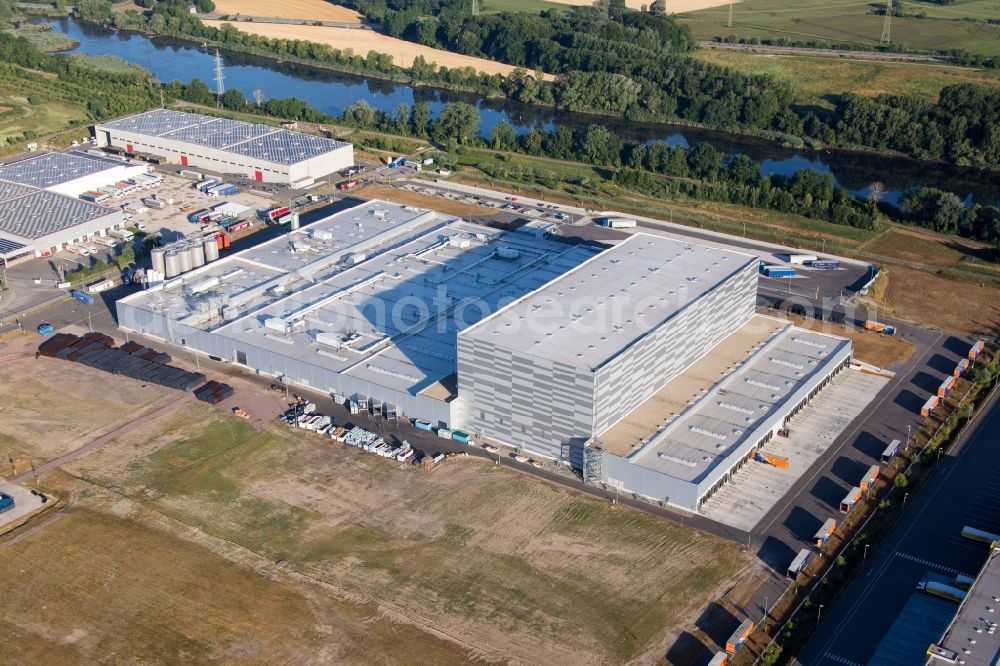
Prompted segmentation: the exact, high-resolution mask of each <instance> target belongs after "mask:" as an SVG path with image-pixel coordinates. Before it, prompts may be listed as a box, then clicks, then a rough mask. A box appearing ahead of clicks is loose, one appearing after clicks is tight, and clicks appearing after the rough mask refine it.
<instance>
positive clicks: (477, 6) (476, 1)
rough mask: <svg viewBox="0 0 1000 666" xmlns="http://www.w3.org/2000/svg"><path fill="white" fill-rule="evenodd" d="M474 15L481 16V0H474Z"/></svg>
mask: <svg viewBox="0 0 1000 666" xmlns="http://www.w3.org/2000/svg"><path fill="white" fill-rule="evenodd" d="M472 15H473V16H479V0H472Z"/></svg>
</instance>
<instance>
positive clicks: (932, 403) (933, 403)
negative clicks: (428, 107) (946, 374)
mask: <svg viewBox="0 0 1000 666" xmlns="http://www.w3.org/2000/svg"><path fill="white" fill-rule="evenodd" d="M940 402H941V398H939V397H937V396H936V395H932V396H931V397H929V398H927V402H925V403H924V406H923V407H921V408H920V415H921V416H923V417H927V416H930V415H931V414H933V413H934V410H935V409H937V406H938V404H939V403H940Z"/></svg>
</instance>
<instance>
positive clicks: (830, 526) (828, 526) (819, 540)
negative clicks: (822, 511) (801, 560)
mask: <svg viewBox="0 0 1000 666" xmlns="http://www.w3.org/2000/svg"><path fill="white" fill-rule="evenodd" d="M836 529H837V521H836V520H834V519H833V518H827V519H826V522H825V523H823V526H822V527H820V528H819V531H818V532H816V535H815V536H814V537H813V538H814V539H815V540H816V547H817V548H822V547H823V546H825V545H826V542H827V541H829V539H830V537H832V536H833V533H834V532H835V531H836Z"/></svg>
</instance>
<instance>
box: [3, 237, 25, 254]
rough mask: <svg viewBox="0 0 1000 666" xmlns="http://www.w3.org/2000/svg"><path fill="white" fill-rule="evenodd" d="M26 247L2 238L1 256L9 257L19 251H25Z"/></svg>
mask: <svg viewBox="0 0 1000 666" xmlns="http://www.w3.org/2000/svg"><path fill="white" fill-rule="evenodd" d="M24 248H25V246H24V245H23V244H22V243H18V242H17V241H12V240H10V239H9V238H0V255H8V254H11V253H12V252H16V251H17V250H23V249H24Z"/></svg>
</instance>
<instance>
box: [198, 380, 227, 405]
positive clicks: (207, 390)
mask: <svg viewBox="0 0 1000 666" xmlns="http://www.w3.org/2000/svg"><path fill="white" fill-rule="evenodd" d="M234 393H235V391H234V390H233V387H232V386H230V385H229V384H223V383H222V382H217V381H215V380H214V379H213V380H212V381H210V382H208V383H207V384H205V385H204V386H202V387H201V388H199V389H196V390H195V392H194V397H196V398H197V399H198V400H201V401H202V402H207V403H208V404H210V405H217V404H219V403H220V402H222V401H223V400H225V399H226V398H230V397H232V396H233V394H234Z"/></svg>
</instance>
